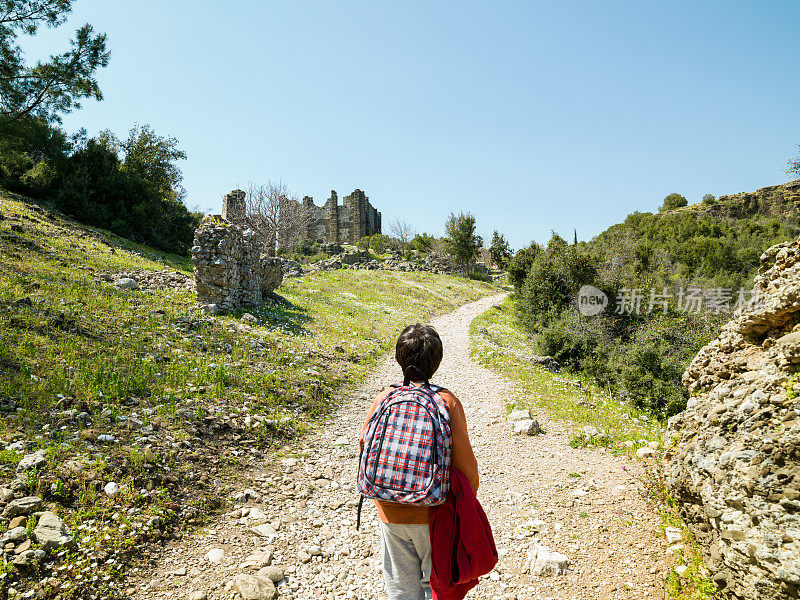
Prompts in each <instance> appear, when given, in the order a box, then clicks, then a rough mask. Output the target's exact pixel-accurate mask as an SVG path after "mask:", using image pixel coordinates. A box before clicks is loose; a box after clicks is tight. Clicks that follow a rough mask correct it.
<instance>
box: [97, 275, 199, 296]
mask: <svg viewBox="0 0 800 600" xmlns="http://www.w3.org/2000/svg"><path fill="white" fill-rule="evenodd" d="M125 280H130V281H133V283H134V284H135V285H134V286H129V287H130V289H137V290H143V291H151V290H193V289H194V280H193V279H192V277H191V275H187V274H186V273H181V272H179V271H166V270H165V271H123V272H119V273H99V274H98V275H96V276H95V279H94V282H95V283H101V282H104V283H113V284H114V285H116V286H117V287H124V286H123V285H121V284H120V282H123V281H125Z"/></svg>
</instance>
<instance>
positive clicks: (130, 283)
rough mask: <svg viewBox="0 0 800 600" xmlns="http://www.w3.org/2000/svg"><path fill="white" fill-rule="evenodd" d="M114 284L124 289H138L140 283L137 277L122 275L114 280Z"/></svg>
mask: <svg viewBox="0 0 800 600" xmlns="http://www.w3.org/2000/svg"><path fill="white" fill-rule="evenodd" d="M114 285H115V286H116V287H118V288H120V289H123V290H138V289H139V284H138V283H137V282H136V280H135V279H131V278H130V277H120V278H119V279H117V280H116V281H115V282H114Z"/></svg>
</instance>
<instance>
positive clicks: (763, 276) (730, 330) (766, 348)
mask: <svg viewBox="0 0 800 600" xmlns="http://www.w3.org/2000/svg"><path fill="white" fill-rule="evenodd" d="M754 284H755V285H754V292H755V293H756V294H762V295H763V296H762V299H763V302H761V303H760V305H759V304H756V305H754V306H752V307H750V309H749V310H747V311H745V312H743V314H741V315H739V316H737V317H736V318H734V320H732V321H730V322H729V323H727V324H726V325H725V326H724V327H723V328H722V331H721V333H720V335H719V337H718V338H717V339H716V340H714V341H712V342H711V343H709V344H708V345H706V346H705V347H704V348H702V349H701V350H700V352H699V353H698V354H697V356H696V357H695V358H694V359H693V360H692V362H691V364H690V365H689V367H688V368H687V370H686V372H685V373H684V375H683V383H684V385H686V386H687V388H688V389H689V391H690V392H691V397H690V398H689V401H688V403H687V408H686V410H685V411H684V412H682V413H680V414H678V415H676V416H674V417H672V418H671V419H670V420H669V421H668V425H667V434H666V439H665V453H664V475H665V482H666V485H667V488H668V489H669V491H670V493H671V494H672V496H673V497H675V498H676V500H677V501H678V503H679V509H680V511H681V514H682V516H683V518H684V519H685V521H686V523H687V525H688V527H689V528H690V529H691V531H692V532H693V534H694V535H695V538H696V539H697V541H698V542H699V544H700V546H701V548H702V549H703V553H704V558H705V561H706V564H707V565H708V567H709V569H710V571H711V573H712V576H713V578H714V581H715V582H716V583H717V585H718V586H719V587H720V588H722V594H723V596H724V597H726V598H736V599H748V600H750V599H753V600H755V599H756V598H759V599H764V600H778V599H782V598H800V401H799V400H798V398H799V397H800V374H798V373H800V239H798V240H796V241H792V242H786V243H783V244H778V245H776V246H773V247H772V248H770V249H769V250H767V251H766V252H765V253H764V254H763V255H762V256H761V267H760V269H759V274H758V275H757V276H756V278H755V282H754ZM796 374H797V375H796Z"/></svg>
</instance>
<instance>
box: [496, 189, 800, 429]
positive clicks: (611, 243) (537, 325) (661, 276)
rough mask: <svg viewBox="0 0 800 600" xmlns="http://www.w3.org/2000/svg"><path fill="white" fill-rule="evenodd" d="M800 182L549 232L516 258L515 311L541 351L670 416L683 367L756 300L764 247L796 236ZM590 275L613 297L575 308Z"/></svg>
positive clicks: (679, 400) (680, 404)
mask: <svg viewBox="0 0 800 600" xmlns="http://www.w3.org/2000/svg"><path fill="white" fill-rule="evenodd" d="M798 204H800V180H798V181H793V182H790V183H787V184H783V185H780V186H773V187H769V188H763V189H761V190H758V191H756V192H753V193H750V194H736V195H733V196H723V197H721V198H718V199H715V198H713V197H711V196H709V197H707V199H706V200H704V201H703V202H701V203H699V204H695V205H692V206H685V207H680V208H675V209H672V210H662V211H661V212H659V213H655V214H654V213H639V212H637V213H633V214H631V215H628V217H627V218H626V219H625V220H624V221H623V222H622V223H618V224H616V225H612V226H611V227H609V228H608V229H607V230H605V231H603V232H602V233H600V234H599V235H597V236H596V237H595V238H593V239H592V240H590V241H588V242H581V243H578V244H569V243H568V242H567V241H566V240H564V239H562V238H560V237H559V236H557V235H554V236H553V238H552V239H551V240H550V241H549V243H548V244H547V246H545V247H542V246H539V245H537V244H532V245H531V246H530V247H528V248H525V249H523V250H521V251H520V252H518V253H517V255H516V256H515V257H514V259H512V261H511V265H510V267H509V274H510V277H511V280H512V282H513V283H514V285H515V287H516V290H517V292H518V294H517V296H518V302H517V313H518V315H519V318H520V322H521V324H522V325H523V326H524V328H525V329H526V331H527V332H528V333H529V334H530V335H531V336H532V339H533V341H534V345H535V347H536V352H537V353H539V354H546V355H551V356H553V357H554V358H555V359H556V360H557V361H558V362H559V363H560V364H561V365H562V366H565V367H567V368H568V369H570V370H572V371H574V372H581V373H583V374H585V375H588V376H591V377H593V378H595V379H596V380H597V381H599V382H600V383H601V384H602V385H603V386H604V387H607V388H608V389H611V390H613V392H614V393H615V394H616V395H618V396H620V397H625V398H627V399H628V400H629V401H631V402H632V403H634V404H635V405H636V406H638V407H640V408H644V409H646V410H648V411H650V412H651V413H652V414H653V415H656V416H658V417H668V416H670V415H673V414H675V413H677V412H679V411H681V410H683V408H684V407H685V405H686V399H687V398H688V393H687V392H686V390H685V389H684V388H683V386H682V385H681V383H680V377H681V373H682V372H683V370H684V369H685V367H686V365H687V364H688V363H689V361H690V360H691V359H692V357H693V356H694V355H695V354H696V352H697V351H698V350H699V349H700V348H701V347H702V346H703V345H704V344H705V343H707V342H708V341H710V340H711V339H713V338H714V337H715V336H716V333H717V331H718V330H719V327H720V325H721V324H722V323H724V322H725V321H727V320H728V319H730V317H731V314H732V313H733V311H734V310H736V309H737V308H739V307H741V306H742V305H743V304H746V303H747V302H749V301H750V300H753V298H752V296H751V294H750V290H751V288H752V282H753V277H754V276H755V274H756V272H757V270H758V265H759V257H760V255H761V254H762V253H763V252H764V250H766V249H767V248H769V247H770V246H772V245H774V244H777V243H780V242H784V241H786V240H790V239H793V238H796V237H797V236H798V235H800V216H799V214H798V208H797V206H798ZM584 285H591V286H594V287H596V288H599V289H600V290H602V291H603V292H604V293H605V294H606V296H607V298H608V304H607V306H606V308H605V310H604V311H602V312H601V313H600V314H596V315H593V316H588V317H587V316H583V315H581V314H579V311H578V306H577V295H578V291H579V289H580V288H581V287H582V286H584Z"/></svg>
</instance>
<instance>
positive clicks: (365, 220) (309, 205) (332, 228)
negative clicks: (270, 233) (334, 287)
mask: <svg viewBox="0 0 800 600" xmlns="http://www.w3.org/2000/svg"><path fill="white" fill-rule="evenodd" d="M281 201H282V202H295V203H297V201H296V200H290V199H287V198H285V197H284V198H282V199H281ZM302 207H303V209H304V210H305V211H307V213H308V217H309V218H308V219H307V220H306V223H307V225H306V232H305V238H306V239H308V240H311V241H313V242H319V243H330V244H353V245H355V244H357V243H358V241H359V240H360V239H361V238H363V237H365V236H371V235H375V234H377V233H381V213H380V212H378V211H377V210H376V209H375V208H373V206H372V205H371V204H370V203H369V198H368V197H367V196H366V195H365V194H364V192H362V191H361V190H355V191H354V192H353V193H352V194H350V195H349V196H345V197H344V198H343V201H342V205H341V206H340V205H339V197H338V196H337V195H336V192H335V191H334V190H331V197H330V198H328V201H327V202H326V203H325V204H324V206H317V205H316V204H314V199H313V198H312V197H311V196H306V197H305V198H303V202H302ZM281 212H283V211H281ZM289 242H290V240H285V239H282V240H278V245H279V246H288V245H289Z"/></svg>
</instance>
